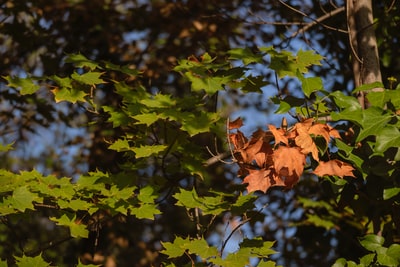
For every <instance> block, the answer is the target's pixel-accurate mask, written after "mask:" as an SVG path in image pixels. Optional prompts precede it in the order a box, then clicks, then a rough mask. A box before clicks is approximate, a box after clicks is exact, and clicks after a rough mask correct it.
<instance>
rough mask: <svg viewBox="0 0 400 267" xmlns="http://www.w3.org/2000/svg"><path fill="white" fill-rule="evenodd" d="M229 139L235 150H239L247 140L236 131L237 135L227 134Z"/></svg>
mask: <svg viewBox="0 0 400 267" xmlns="http://www.w3.org/2000/svg"><path fill="white" fill-rule="evenodd" d="M229 139H230V140H231V143H232V144H233V146H234V147H235V149H241V148H243V147H244V146H245V144H246V143H247V138H246V137H245V136H244V134H243V133H242V132H241V131H239V130H238V131H237V133H234V134H229Z"/></svg>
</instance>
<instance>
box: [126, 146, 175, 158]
mask: <svg viewBox="0 0 400 267" xmlns="http://www.w3.org/2000/svg"><path fill="white" fill-rule="evenodd" d="M167 147H168V146H166V145H151V146H140V147H132V148H131V150H132V151H133V152H135V156H136V158H146V157H149V156H151V155H154V154H158V153H160V152H162V151H164V150H165V149H166V148H167Z"/></svg>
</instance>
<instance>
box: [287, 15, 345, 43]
mask: <svg viewBox="0 0 400 267" xmlns="http://www.w3.org/2000/svg"><path fill="white" fill-rule="evenodd" d="M343 11H345V7H339V8H337V9H335V10H332V11H330V12H328V13H326V14H325V15H323V16H321V17H318V18H316V19H313V18H310V17H308V18H310V19H312V20H313V21H312V22H310V23H307V24H306V25H305V26H304V27H302V28H301V29H299V30H297V31H296V32H294V33H293V34H292V35H291V36H290V38H293V37H295V36H297V35H298V34H299V33H304V32H306V31H308V30H309V29H310V28H311V27H313V26H315V25H317V24H320V25H322V26H324V27H325V28H328V29H330V30H335V31H338V32H342V33H348V31H346V30H342V29H339V28H334V27H331V26H328V25H326V24H323V23H321V22H322V21H324V20H326V19H328V18H331V17H333V16H335V15H336V14H339V13H341V12H343Z"/></svg>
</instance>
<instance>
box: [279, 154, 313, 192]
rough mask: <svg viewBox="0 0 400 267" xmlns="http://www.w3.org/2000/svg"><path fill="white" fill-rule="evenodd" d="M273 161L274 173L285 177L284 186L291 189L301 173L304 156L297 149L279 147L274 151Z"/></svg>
mask: <svg viewBox="0 0 400 267" xmlns="http://www.w3.org/2000/svg"><path fill="white" fill-rule="evenodd" d="M273 160H274V167H275V170H276V172H277V173H278V174H279V176H281V177H285V178H286V180H285V184H286V185H287V186H289V187H291V186H293V184H294V183H296V182H297V180H298V179H299V178H300V175H301V174H302V173H303V170H304V165H305V164H306V155H304V154H303V153H301V151H300V149H299V148H297V147H285V146H280V147H279V148H278V149H277V150H275V151H274V154H273Z"/></svg>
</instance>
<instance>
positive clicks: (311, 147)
mask: <svg viewBox="0 0 400 267" xmlns="http://www.w3.org/2000/svg"><path fill="white" fill-rule="evenodd" d="M308 130H309V129H308V127H307V126H304V125H303V124H297V125H296V131H297V134H298V135H297V137H296V138H295V142H296V145H297V146H299V147H300V148H301V153H303V154H304V155H308V154H309V153H311V155H312V157H313V158H314V159H315V160H316V161H319V156H318V148H317V146H316V145H315V143H314V140H313V139H312V138H311V136H310V134H309V132H308Z"/></svg>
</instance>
